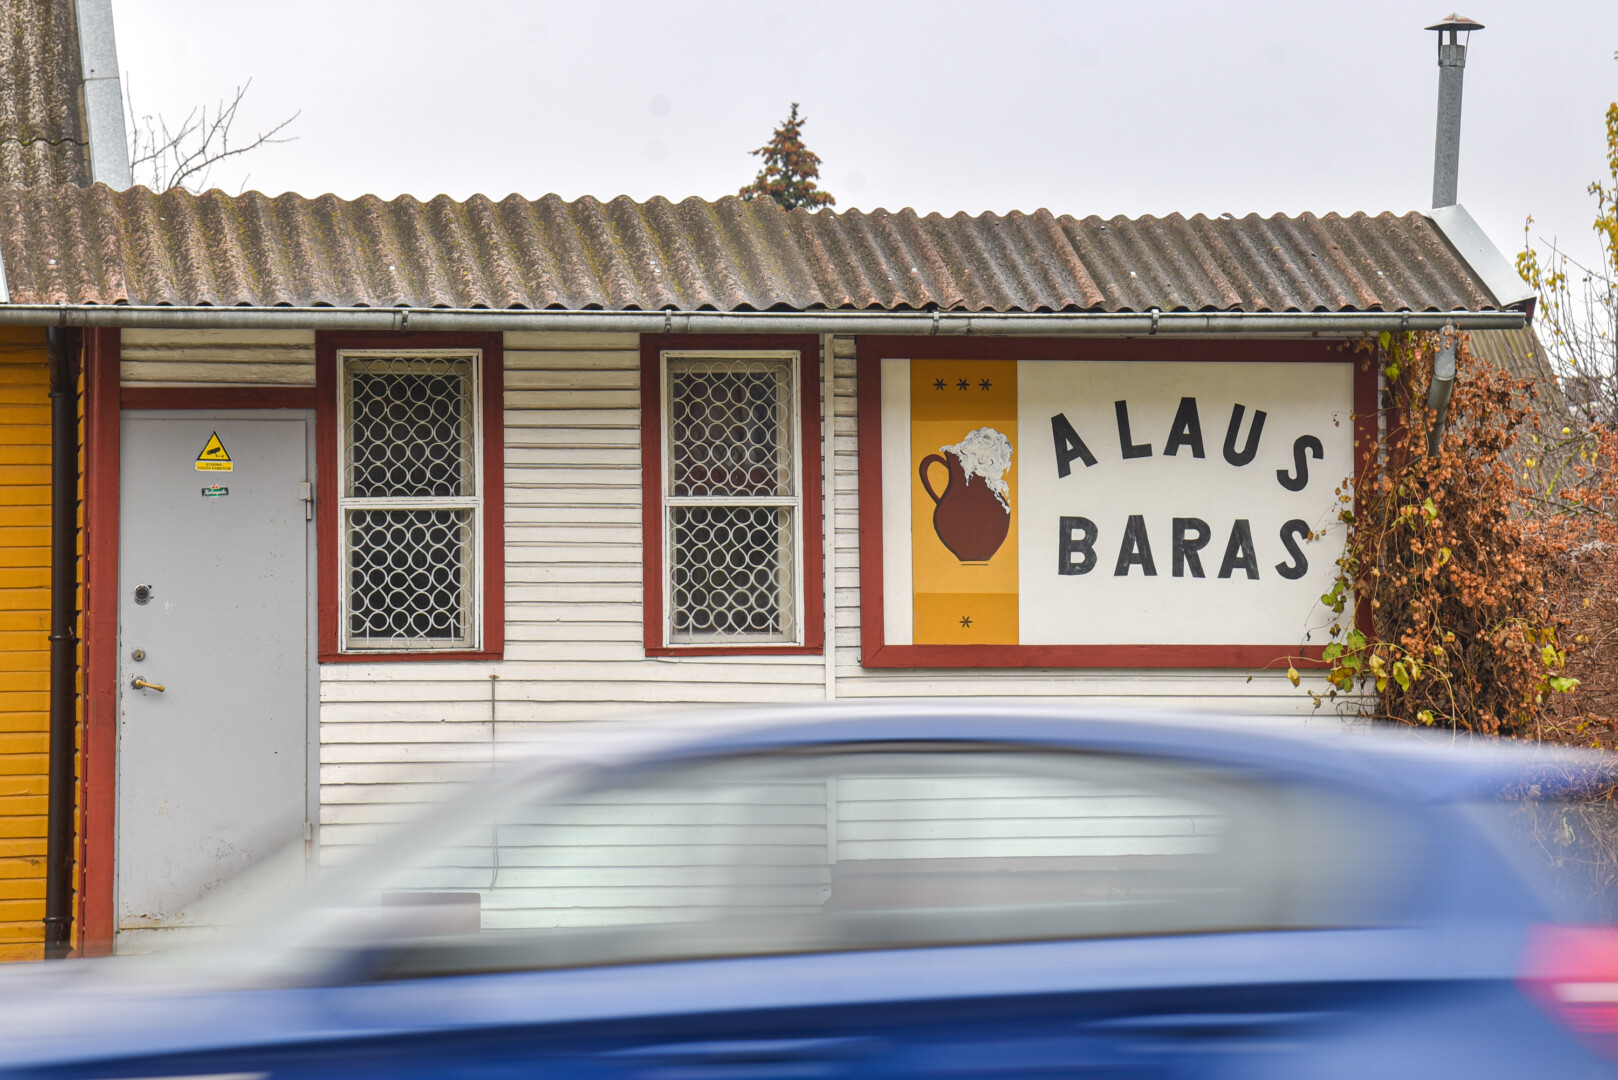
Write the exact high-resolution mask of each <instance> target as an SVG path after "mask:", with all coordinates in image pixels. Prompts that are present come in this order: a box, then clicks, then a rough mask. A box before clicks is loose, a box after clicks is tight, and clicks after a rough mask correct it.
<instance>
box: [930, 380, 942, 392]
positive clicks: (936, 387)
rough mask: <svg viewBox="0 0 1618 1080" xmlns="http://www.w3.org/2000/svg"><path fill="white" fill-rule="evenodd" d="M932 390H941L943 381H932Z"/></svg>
mask: <svg viewBox="0 0 1618 1080" xmlns="http://www.w3.org/2000/svg"><path fill="white" fill-rule="evenodd" d="M933 389H934V390H942V389H944V380H943V379H934V380H933Z"/></svg>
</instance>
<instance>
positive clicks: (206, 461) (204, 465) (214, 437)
mask: <svg viewBox="0 0 1618 1080" xmlns="http://www.w3.org/2000/svg"><path fill="white" fill-rule="evenodd" d="M234 469H235V466H234V465H232V464H231V461H230V451H228V450H226V449H225V444H224V443H222V442H220V441H219V432H217V431H216V432H214V433H213V434H211V435H209V436H208V443H207V445H206V446H204V447H203V448H202V453H200V454H198V455H197V472H231V471H233V470H234ZM203 494H204V495H206V494H207V491H203Z"/></svg>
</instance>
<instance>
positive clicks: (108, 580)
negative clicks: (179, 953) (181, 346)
mask: <svg viewBox="0 0 1618 1080" xmlns="http://www.w3.org/2000/svg"><path fill="white" fill-rule="evenodd" d="M120 339H121V335H120V332H119V331H118V330H117V329H93V330H86V331H85V332H84V718H83V723H84V730H83V740H82V742H81V747H82V749H81V751H80V755H81V759H80V768H79V805H80V806H81V807H83V808H84V812H83V827H82V828H81V829H80V830H79V867H80V888H79V895H78V897H77V907H78V911H77V920H78V924H79V955H81V956H107V955H109V954H110V953H111V952H112V942H113V935H114V934H115V932H116V930H117V913H116V911H115V910H114V907H113V874H114V865H115V864H114V845H115V843H116V840H117V832H116V827H117V805H118V799H117V778H118V756H117V755H118V527H119V484H120V476H119V468H120V460H119V459H120V451H119V445H120V438H121V432H122V426H121V423H120V417H121V413H122V410H124V409H311V410H312V409H314V407H315V391H314V388H313V387H262V388H253V387H173V388H169V387H163V388H156V387H154V388H138V387H130V388H128V389H124V388H123V387H122V385H121V379H120V366H121V364H122V346H121V340H120Z"/></svg>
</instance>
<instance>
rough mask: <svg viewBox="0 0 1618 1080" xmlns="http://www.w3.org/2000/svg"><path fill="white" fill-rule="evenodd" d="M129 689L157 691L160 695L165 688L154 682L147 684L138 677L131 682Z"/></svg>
mask: <svg viewBox="0 0 1618 1080" xmlns="http://www.w3.org/2000/svg"><path fill="white" fill-rule="evenodd" d="M129 687H130V689H131V690H156V691H157V692H158V693H159V694H161V693H162V692H163V687H161V686H159V685H158V684H157V683H154V682H147V681H146V680H145V679H143V678H141V677H140V676H139V675H136V676H135V678H134V679H133V680H131V681H130V683H129Z"/></svg>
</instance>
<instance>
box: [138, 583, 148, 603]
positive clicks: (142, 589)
mask: <svg viewBox="0 0 1618 1080" xmlns="http://www.w3.org/2000/svg"><path fill="white" fill-rule="evenodd" d="M151 600H152V587H151V586H150V585H136V586H135V603H137V604H147V603H150V602H151Z"/></svg>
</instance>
